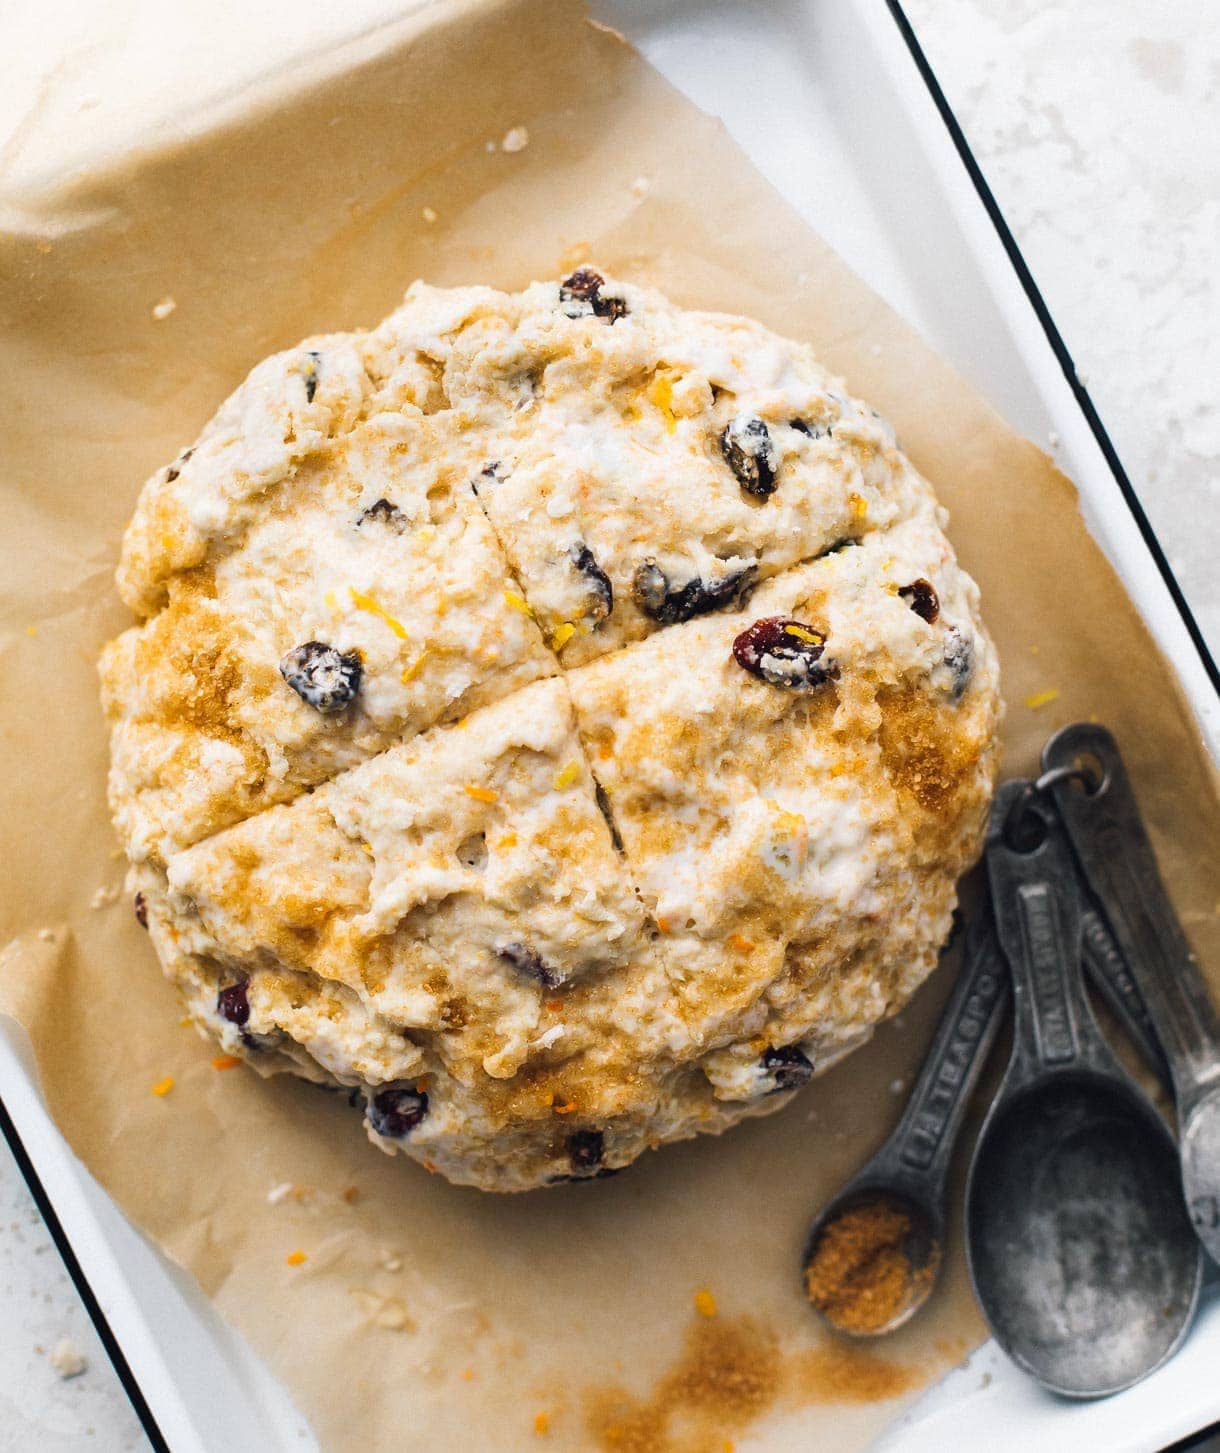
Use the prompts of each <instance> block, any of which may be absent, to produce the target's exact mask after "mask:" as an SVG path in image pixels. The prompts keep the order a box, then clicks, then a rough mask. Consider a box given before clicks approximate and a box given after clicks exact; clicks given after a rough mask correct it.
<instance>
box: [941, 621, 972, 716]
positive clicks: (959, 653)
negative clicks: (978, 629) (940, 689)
mask: <svg viewBox="0 0 1220 1453" xmlns="http://www.w3.org/2000/svg"><path fill="white" fill-rule="evenodd" d="M944 660H945V665H946V666H947V667H948V668H949V676H950V678H951V685H950V688H949V694H950V696H951V697H952V698H953V700H954V701H960V700H961V699H962V697H963V696H964V695H965V694H966V687H967V686H969V685H970V676H971V673H972V672H973V670H974V642H973V641H972V640H971V639H970V637H969V636H967V635H965V634H964V633H963V632H962V631H959V630H958V628H957V627H956V626H950V627H949V629H948V631H947V632H946V633H945V650H944Z"/></svg>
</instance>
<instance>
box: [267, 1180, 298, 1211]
mask: <svg viewBox="0 0 1220 1453" xmlns="http://www.w3.org/2000/svg"><path fill="white" fill-rule="evenodd" d="M295 1189H296V1187H295V1186H294V1185H293V1184H292V1182H291V1181H281V1182H280V1183H279V1185H278V1186H272V1187H271V1189H270V1190H269V1191H268V1192H267V1204H268V1205H269V1206H278V1205H280V1204H281V1203H282V1202H284V1201H286V1200H287V1199H288V1197H289V1196H290V1195H292V1193H293V1191H294V1190H295Z"/></svg>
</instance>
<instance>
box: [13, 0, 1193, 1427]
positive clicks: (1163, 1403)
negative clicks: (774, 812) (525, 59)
mask: <svg viewBox="0 0 1220 1453" xmlns="http://www.w3.org/2000/svg"><path fill="white" fill-rule="evenodd" d="M391 3H392V0H367V3H364V4H359V5H353V7H352V16H353V19H352V24H353V27H355V26H357V25H359V24H361V23H364V24H367V23H368V21H369V20H370V18H372V19H377V20H382V19H385V18H387V14H388V11H389V9H390V5H391ZM309 8H310V6H309V5H308V4H304V5H303V6H302V9H303V11H304V12H305V13H306V18H307V14H308V11H309ZM402 8H406V6H405V4H404V5H403V7H402ZM594 11H595V13H596V14H597V15H598V16H599V17H600V18H602V19H604V20H605V21H607V22H608V23H610V24H612V25H614V26H615V27H617V28H618V29H620V30H622V31H624V32H625V33H626V34H627V36H628V37H629V38H630V39H631V40H632V41H633V42H634V43H635V44H636V45H637V46H638V47H639V48H640V49H641V50H642V51H643V52H644V53H645V54H646V55H647V56H648V58H649V60H650V61H652V63H653V64H654V65H656V66H657V67H658V68H659V69H660V70H661V71H662V72H663V73H664V74H665V75H666V76H667V77H668V78H669V80H671V81H672V82H673V83H674V84H675V85H677V86H678V87H679V88H680V89H681V90H683V91H684V92H686V93H687V94H688V95H689V96H690V97H691V98H692V99H693V100H694V101H695V102H697V103H698V104H699V105H700V106H702V107H703V108H704V109H705V110H707V111H710V112H713V113H715V114H717V115H719V116H720V117H721V118H722V119H723V120H724V122H725V123H726V125H727V126H728V128H729V130H730V131H731V132H732V134H733V136H734V138H735V139H736V140H737V141H738V142H739V143H740V145H741V146H742V147H744V148H745V150H746V151H747V152H748V153H749V155H750V156H751V158H752V159H753V161H754V162H755V164H756V165H757V166H758V167H759V168H760V170H761V171H762V172H763V173H764V174H765V175H766V176H767V177H768V179H769V180H770V181H771V182H772V183H773V184H774V185H775V186H776V187H777V188H778V189H779V190H780V191H781V192H783V193H784V194H785V195H786V196H787V198H788V199H789V200H790V201H791V202H792V203H793V205H795V206H796V207H797V208H798V209H799V210H800V211H801V212H802V213H803V214H804V215H805V217H806V218H807V219H808V221H809V222H810V223H811V224H812V225H813V226H814V227H815V228H816V229H817V230H818V231H819V232H820V233H821V234H822V235H823V236H824V237H826V238H827V240H828V241H829V242H830V243H831V245H832V246H833V247H834V248H835V249H836V250H837V251H838V252H839V253H840V254H841V255H842V256H844V257H845V258H846V259H847V261H848V262H849V263H851V264H852V265H853V266H854V268H855V269H856V271H857V272H858V273H860V274H861V275H862V276H863V277H864V278H866V279H867V280H868V282H869V283H870V284H871V285H872V286H873V287H874V288H875V289H877V290H878V291H879V292H881V293H882V294H883V295H884V296H885V297H886V299H887V300H888V301H889V302H890V303H892V304H893V305H894V306H895V307H896V308H897V309H898V310H899V311H900V312H902V313H904V314H905V315H906V316H907V317H908V318H909V319H910V320H911V321H912V322H913V323H915V325H916V326H917V327H918V328H919V329H920V330H921V331H922V333H923V334H924V336H925V337H926V338H927V339H928V340H929V341H930V342H931V343H932V345H933V346H934V347H936V348H937V349H939V350H940V351H941V352H942V353H943V354H944V355H945V356H947V357H948V358H949V359H950V360H951V361H952V362H953V363H954V364H955V365H956V366H957V368H958V369H959V370H960V372H961V373H962V374H964V375H965V377H967V378H968V379H969V380H970V381H971V383H972V384H974V385H975V386H976V387H977V388H979V389H980V390H981V391H982V392H983V393H984V394H986V395H987V396H988V398H989V399H990V400H991V401H992V403H993V404H995V406H996V407H997V408H998V409H999V410H1000V412H1001V413H1003V414H1004V415H1005V417H1006V418H1008V419H1009V420H1010V421H1011V423H1012V424H1014V425H1015V426H1016V427H1017V428H1018V429H1020V430H1022V431H1023V432H1024V433H1026V434H1027V435H1028V436H1029V437H1030V438H1032V439H1034V440H1035V441H1038V442H1041V443H1043V444H1044V445H1047V446H1049V445H1050V444H1051V443H1052V441H1055V448H1056V453H1057V455H1058V457H1059V459H1060V461H1061V463H1062V465H1063V467H1064V469H1065V470H1066V471H1067V473H1068V474H1069V475H1071V477H1072V478H1073V479H1074V480H1075V481H1076V483H1077V485H1078V486H1079V489H1080V493H1081V497H1082V500H1083V504H1084V509H1085V513H1086V517H1087V519H1088V522H1089V525H1090V528H1091V529H1092V531H1093V533H1094V534H1095V535H1096V537H1097V539H1098V540H1099V542H1100V543H1101V544H1102V546H1103V547H1104V548H1105V550H1106V551H1107V553H1108V554H1109V555H1110V558H1111V559H1112V560H1113V562H1114V564H1115V565H1116V567H1117V568H1118V570H1119V572H1120V573H1121V575H1122V577H1123V579H1124V581H1125V582H1126V585H1127V588H1128V590H1129V591H1130V593H1131V595H1132V597H1133V598H1134V600H1135V602H1136V603H1137V605H1138V606H1139V608H1140V610H1141V611H1142V613H1143V615H1144V617H1145V618H1146V620H1147V621H1148V623H1149V625H1150V626H1151V628H1152V630H1153V631H1154V632H1155V634H1156V636H1157V639H1158V640H1159V642H1160V644H1161V646H1162V648H1163V649H1164V651H1165V652H1166V654H1167V655H1168V656H1169V657H1170V659H1171V660H1172V661H1173V663H1174V665H1175V666H1176V668H1177V671H1178V673H1179V676H1180V678H1181V681H1182V685H1183V687H1184V688H1185V691H1186V693H1187V696H1188V697H1189V700H1190V702H1191V705H1192V707H1193V709H1194V711H1195V712H1196V715H1197V717H1198V720H1199V723H1200V729H1201V730H1202V731H1203V732H1204V734H1205V735H1206V736H1207V737H1208V739H1209V740H1210V742H1211V744H1212V747H1213V750H1216V749H1217V745H1218V744H1220V703H1218V701H1217V688H1218V686H1220V677H1218V675H1217V671H1216V666H1215V663H1214V662H1213V661H1212V660H1211V658H1210V656H1209V655H1208V653H1207V650H1206V647H1205V645H1204V642H1203V639H1202V637H1201V635H1200V633H1199V630H1198V628H1197V626H1196V625H1195V623H1194V621H1193V619H1192V618H1191V616H1190V613H1189V610H1188V608H1187V605H1186V602H1185V600H1184V599H1183V597H1182V594H1181V591H1180V590H1179V588H1178V586H1177V583H1176V582H1175V581H1174V579H1173V576H1172V574H1171V573H1170V572H1169V569H1168V567H1167V565H1166V562H1165V558H1164V555H1163V554H1162V552H1161V550H1160V547H1159V546H1158V544H1157V542H1156V538H1155V536H1154V535H1153V534H1152V531H1151V529H1150V528H1149V526H1148V523H1147V521H1146V520H1145V518H1144V516H1143V514H1142V512H1141V511H1140V509H1139V506H1138V504H1137V502H1136V499H1135V496H1134V494H1133V492H1132V491H1131V487H1130V485H1129V483H1128V482H1127V479H1126V477H1125V475H1124V473H1123V471H1122V466H1121V464H1120V462H1119V460H1118V458H1117V456H1116V455H1115V453H1114V450H1113V447H1112V446H1111V444H1110V442H1109V440H1108V439H1107V437H1106V435H1105V432H1104V430H1103V428H1102V426H1101V423H1100V421H1099V420H1098V418H1097V415H1096V412H1095V411H1094V409H1093V406H1092V404H1091V402H1090V401H1089V398H1088V395H1087V393H1086V392H1085V390H1084V389H1083V387H1082V386H1081V384H1080V383H1079V381H1078V380H1077V378H1076V376H1075V373H1074V371H1073V369H1072V364H1071V359H1070V357H1069V355H1068V353H1067V350H1066V348H1065V347H1064V345H1063V342H1062V340H1061V339H1060V338H1059V335H1058V333H1057V332H1056V331H1055V328H1054V324H1053V322H1052V321H1051V319H1050V316H1049V314H1048V313H1047V311H1046V307H1045V305H1044V303H1043V302H1042V299H1041V297H1040V296H1039V294H1038V292H1037V289H1036V287H1035V285H1034V283H1033V280H1032V279H1031V278H1030V276H1029V273H1028V271H1027V269H1026V268H1025V265H1024V263H1023V261H1022V259H1021V256H1020V253H1019V251H1018V250H1017V248H1016V246H1015V244H1014V242H1013V240H1012V238H1011V236H1010V234H1009V233H1008V230H1007V228H1006V227H1005V225H1004V222H1003V219H1002V217H1001V216H1000V213H999V211H998V209H997V208H996V206H995V203H994V201H993V199H992V198H991V195H990V193H989V192H988V191H987V188H986V184H985V183H984V181H983V179H982V177H981V175H980V173H979V171H978V169H977V166H976V165H975V163H974V161H973V159H972V158H971V156H970V154H969V151H968V149H967V147H966V145H965V142H964V140H963V138H962V136H961V133H960V132H959V130H958V128H957V126H956V123H955V122H954V120H953V117H952V114H951V112H950V111H949V109H948V107H947V105H946V104H945V102H944V98H943V97H942V96H941V93H940V90H939V88H938V86H937V85H936V81H935V77H934V76H933V75H932V73H931V71H930V70H929V69H928V67H927V65H926V63H925V61H924V59H923V57H922V55H921V54H920V52H919V50H918V46H917V44H916V42H915V40H914V37H913V35H912V34H911V32H910V29H909V27H908V25H907V23H906V20H905V18H904V16H903V14H902V11H901V8H900V5H899V4H898V3H896V0H888V3H887V0H736V3H733V0H672V3H659V0H594ZM331 28H332V30H333V26H332V27H331ZM331 39H332V40H333V36H332V37H331ZM0 1100H2V1101H3V1107H4V1110H5V1111H6V1113H3V1114H0V1129H3V1130H4V1132H5V1134H6V1135H7V1136H8V1137H9V1139H10V1140H11V1141H12V1143H13V1146H14V1150H15V1151H16V1152H17V1155H18V1160H19V1162H20V1164H21V1167H22V1169H23V1171H24V1173H25V1174H26V1177H27V1179H28V1180H29V1181H30V1185H31V1188H32V1189H33V1191H34V1194H35V1196H36V1198H37V1199H38V1202H39V1205H40V1207H41V1209H42V1211H43V1214H44V1216H46V1218H47V1221H48V1224H49V1226H50V1228H51V1231H52V1234H53V1235H54V1237H55V1239H56V1242H57V1243H58V1245H59V1247H60V1250H61V1252H62V1254H63V1256H64V1260H65V1262H66V1264H67V1266H68V1270H69V1271H70V1272H71V1273H72V1276H73V1278H74V1280H75V1281H76V1283H77V1286H78V1287H79V1289H80V1291H81V1294H82V1296H83V1297H84V1298H85V1301H86V1304H87V1306H88V1308H89V1311H90V1314H91V1315H92V1316H93V1318H94V1321H95V1322H96V1323H97V1325H98V1329H99V1331H100V1333H101V1334H102V1338H103V1340H104V1342H105V1343H106V1346H107V1349H108V1351H109V1352H110V1355H111V1357H112V1358H113V1360H114V1362H115V1366H116V1368H117V1370H118V1372H119V1375H120V1377H121V1378H122V1379H123V1382H124V1384H125V1386H126V1387H127V1389H128V1392H129V1394H130V1395H131V1398H132V1402H133V1404H134V1405H135V1407H136V1410H137V1412H138V1413H139V1415H140V1417H141V1419H142V1420H143V1422H144V1425H145V1427H146V1429H147V1430H148V1435H149V1439H150V1441H151V1443H152V1445H153V1446H154V1447H155V1448H158V1449H163V1448H170V1449H173V1450H174V1453H199V1450H208V1453H213V1450H224V1453H247V1450H248V1453H256V1450H257V1453H286V1450H295V1453H305V1450H309V1449H312V1448H315V1447H316V1444H315V1443H314V1440H313V1439H312V1437H311V1435H310V1434H309V1431H308V1429H307V1428H306V1427H305V1425H304V1424H303V1422H302V1420H301V1418H300V1417H299V1415H297V1414H296V1413H295V1411H294V1409H293V1408H292V1406H291V1404H290V1402H289V1400H288V1398H287V1396H286V1394H285V1393H284V1391H283V1390H282V1388H280V1387H279V1385H278V1384H277V1383H276V1382H275V1380H274V1379H273V1378H272V1377H271V1376H270V1374H269V1373H267V1372H266V1371H265V1370H264V1369H263V1368H262V1366H261V1365H260V1364H259V1362H258V1361H257V1359H256V1358H255V1357H254V1356H253V1354H252V1353H251V1352H250V1351H249V1349H248V1348H247V1347H246V1346H245V1345H244V1343H242V1341H241V1340H240V1339H239V1338H238V1337H237V1336H236V1335H235V1334H234V1333H232V1332H231V1331H230V1330H229V1329H228V1328H226V1327H225V1326H223V1325H222V1324H221V1323H220V1321H219V1320H218V1318H217V1317H216V1314H215V1313H214V1312H213V1311H212V1309H211V1307H210V1306H209V1304H208V1303H207V1302H206V1301H205V1300H204V1299H203V1298H202V1296H201V1295H200V1294H199V1293H198V1292H197V1291H196V1290H195V1289H194V1288H193V1286H192V1285H190V1284H188V1282H187V1280H186V1279H185V1278H184V1277H182V1276H181V1275H180V1274H179V1273H177V1272H175V1271H174V1270H173V1269H172V1268H171V1267H170V1266H169V1265H168V1263H166V1262H165V1260H164V1259H163V1258H162V1257H161V1256H159V1255H158V1254H157V1253H156V1252H155V1251H153V1250H152V1249H151V1248H150V1247H149V1246H148V1244H147V1243H146V1242H145V1241H144V1240H143V1238H142V1237H140V1236H139V1235H138V1233H136V1232H134V1231H133V1230H132V1229H131V1228H130V1226H128V1224H127V1223H126V1221H125V1220H124V1219H123V1218H122V1216H121V1215H120V1214H119V1213H118V1212H117V1211H116V1209H115V1208H114V1206H113V1205H112V1204H111V1202H110V1201H109V1200H108V1198H107V1197H106V1196H105V1195H104V1193H103V1192H101V1191H100V1190H99V1189H98V1187H97V1186H96V1185H95V1184H94V1183H93V1181H92V1180H91V1178H90V1177H89V1176H88V1174H87V1173H86V1172H85V1171H84V1170H83V1169H82V1168H81V1166H80V1165H79V1164H78V1163H77V1161H76V1160H75V1159H74V1157H73V1156H72V1154H71V1152H70V1151H69V1150H68V1149H67V1147H66V1146H65V1144H64V1142H63V1140H62V1139H61V1137H60V1136H59V1134H58V1132H57V1131H56V1130H55V1128H54V1126H53V1125H52V1124H51V1122H50V1120H49V1119H48V1117H47V1115H46V1112H45V1110H44V1108H43V1106H42V1102H41V1099H40V1097H39V1094H38V1091H37V1088H36V1085H35V1081H34V1078H33V1073H32V1067H31V1064H30V1062H29V1060H28V1058H26V1057H25V1056H24V1055H23V1053H22V1047H21V1046H20V1045H19V1044H18V1043H17V1042H16V1038H15V1036H14V1035H12V1034H11V1033H10V1034H9V1035H8V1036H7V1037H6V1034H5V1031H4V1026H3V1025H0ZM1218 1421H1220V1289H1218V1288H1217V1286H1216V1285H1215V1284H1214V1283H1213V1285H1212V1287H1211V1289H1210V1291H1209V1293H1207V1294H1205V1299H1204V1308H1203V1312H1202V1314H1201V1316H1200V1318H1199V1321H1198V1324H1197V1325H1196V1327H1195V1329H1194V1331H1193V1332H1192V1334H1191V1337H1190V1339H1189V1340H1188V1342H1187V1344H1186V1346H1185V1347H1184V1348H1183V1350H1182V1351H1181V1352H1180V1353H1179V1354H1178V1356H1177V1357H1176V1358H1175V1359H1174V1360H1173V1361H1172V1362H1171V1363H1170V1364H1169V1365H1168V1366H1167V1367H1165V1368H1164V1369H1162V1370H1161V1371H1160V1372H1158V1373H1157V1374H1156V1376H1155V1377H1152V1378H1149V1379H1148V1380H1147V1381H1145V1382H1144V1383H1141V1384H1140V1385H1139V1386H1138V1387H1136V1388H1133V1389H1131V1391H1129V1392H1127V1393H1124V1394H1122V1395H1121V1396H1119V1397H1115V1398H1111V1399H1109V1400H1107V1401H1105V1402H1101V1403H1089V1404H1066V1403H1064V1402H1061V1401H1058V1400H1056V1399H1053V1398H1051V1397H1049V1396H1047V1395H1045V1394H1042V1393H1040V1392H1039V1390H1038V1389H1037V1388H1036V1387H1034V1385H1033V1384H1032V1383H1030V1382H1028V1381H1027V1380H1026V1379H1025V1378H1023V1377H1022V1376H1021V1375H1020V1374H1019V1373H1018V1372H1016V1370H1015V1369H1014V1368H1012V1367H1011V1366H1010V1365H1009V1364H1008V1363H1007V1362H1006V1361H1005V1359H1004V1358H1003V1356H1002V1355H1001V1354H1000V1353H999V1352H998V1351H997V1349H996V1348H995V1347H994V1346H993V1345H991V1344H988V1346H986V1347H985V1348H983V1349H982V1350H981V1351H980V1352H978V1353H976V1354H975V1356H974V1357H973V1358H971V1360H970V1362H969V1364H968V1365H967V1366H966V1367H965V1368H963V1369H959V1370H958V1371H956V1372H954V1373H952V1374H951V1375H950V1376H949V1377H947V1378H946V1379H945V1380H944V1381H943V1382H942V1383H940V1384H939V1385H938V1386H937V1387H935V1388H933V1389H932V1390H931V1391H930V1392H928V1393H927V1394H926V1395H925V1396H924V1397H923V1398H922V1399H921V1400H920V1401H919V1402H918V1403H916V1404H915V1405H914V1406H913V1407H912V1408H911V1409H910V1410H909V1411H908V1412H907V1413H906V1414H905V1416H903V1417H902V1419H901V1420H900V1421H899V1422H898V1423H897V1424H896V1425H895V1426H894V1427H893V1428H892V1429H891V1431H890V1432H889V1433H888V1434H887V1435H886V1437H885V1438H884V1439H883V1443H882V1446H883V1447H884V1448H885V1450H886V1453H897V1450H901V1453H923V1450H927V1453H932V1450H936V1453H942V1450H944V1449H945V1448H946V1447H948V1446H952V1444H954V1443H960V1444H962V1445H963V1446H966V1447H971V1448H985V1449H987V1450H988V1453H1005V1450H1009V1449H1011V1450H1014V1453H1015V1450H1018V1449H1020V1450H1021V1453H1060V1450H1064V1453H1067V1450H1079V1449H1094V1448H1105V1449H1107V1450H1109V1453H1148V1450H1153V1449H1160V1448H1164V1447H1167V1446H1168V1445H1169V1444H1171V1443H1173V1442H1174V1441H1175V1440H1178V1439H1181V1438H1184V1437H1187V1436H1188V1435H1190V1434H1192V1433H1194V1432H1196V1431H1198V1430H1200V1429H1202V1428H1204V1427H1206V1426H1208V1425H1209V1424H1211V1423H1213V1422H1218ZM471 1453H476V1450H471ZM478 1453H482V1450H478ZM489 1453H491V1450H489Z"/></svg>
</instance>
